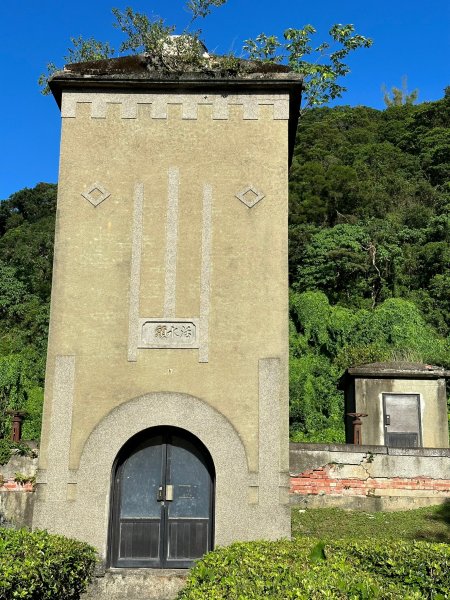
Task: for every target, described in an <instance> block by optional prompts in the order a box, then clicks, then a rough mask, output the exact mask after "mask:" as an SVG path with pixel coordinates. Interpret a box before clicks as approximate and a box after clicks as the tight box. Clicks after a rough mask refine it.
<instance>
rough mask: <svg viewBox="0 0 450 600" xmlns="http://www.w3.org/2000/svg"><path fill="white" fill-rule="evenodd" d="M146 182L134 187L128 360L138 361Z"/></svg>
mask: <svg viewBox="0 0 450 600" xmlns="http://www.w3.org/2000/svg"><path fill="white" fill-rule="evenodd" d="M143 207H144V184H143V183H137V184H136V186H135V188H134V210H133V229H132V245H131V274H130V299H129V302H130V308H129V321H128V362H136V360H137V347H138V336H139V292H140V287H141V259H142V217H143Z"/></svg>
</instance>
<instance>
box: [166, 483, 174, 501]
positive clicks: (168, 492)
mask: <svg viewBox="0 0 450 600" xmlns="http://www.w3.org/2000/svg"><path fill="white" fill-rule="evenodd" d="M166 500H168V501H169V502H172V501H173V485H166Z"/></svg>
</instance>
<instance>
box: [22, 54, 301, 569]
mask: <svg viewBox="0 0 450 600" xmlns="http://www.w3.org/2000/svg"><path fill="white" fill-rule="evenodd" d="M208 60H209V59H208ZM244 63H245V64H244ZM207 67H208V68H205V69H204V70H203V71H202V72H191V73H189V72H183V73H176V72H170V73H167V72H164V71H162V70H160V69H159V68H158V65H156V66H155V61H154V60H152V57H150V56H148V55H141V56H133V57H124V58H118V59H112V60H108V61H97V62H92V63H80V64H75V65H68V66H67V67H66V69H65V70H64V71H61V72H58V73H57V74H55V75H54V76H53V78H52V79H51V81H50V88H51V90H52V92H53V94H54V96H55V98H56V100H57V102H58V105H59V106H60V107H61V117H62V134H61V160H60V179H59V186H58V209H57V223H56V238H55V266H54V271H53V288H52V300H51V316H50V332H49V346H48V357H47V373H46V392H45V405H44V419H43V434H42V445H41V454H40V462H39V474H38V479H37V498H36V504H35V513H34V522H33V525H34V527H39V528H47V529H49V530H51V531H53V532H58V533H62V534H65V535H68V536H72V537H75V538H79V539H82V540H85V541H87V542H89V543H91V544H93V545H94V546H95V547H96V548H97V549H98V551H99V553H100V556H101V557H102V558H103V560H104V561H105V563H106V565H107V566H111V567H124V568H126V569H130V568H135V567H151V568H185V567H189V566H190V565H192V563H193V561H194V560H195V559H197V558H198V557H200V556H202V554H204V553H205V552H207V551H208V550H210V549H211V548H213V547H214V545H216V544H221V545H224V544H229V543H231V542H233V541H235V540H249V539H255V538H256V539H257V538H268V539H270V538H272V539H273V538H279V537H288V536H289V535H290V511H289V498H288V493H289V453H288V277H287V274H288V273H287V266H288V260H287V258H288V246H287V217H288V165H289V156H292V151H293V145H294V141H295V134H296V127H297V119H298V112H299V103H300V92H301V86H302V82H301V78H300V77H299V76H298V75H296V74H294V73H292V72H290V71H289V69H288V68H287V67H283V66H281V65H266V64H263V63H252V62H245V61H243V62H242V64H241V67H242V69H241V71H240V72H237V73H236V72H235V73H231V74H230V73H229V72H228V71H227V69H226V65H225V63H224V64H221V61H220V60H219V59H218V58H217V57H216V58H211V64H210V65H207Z"/></svg>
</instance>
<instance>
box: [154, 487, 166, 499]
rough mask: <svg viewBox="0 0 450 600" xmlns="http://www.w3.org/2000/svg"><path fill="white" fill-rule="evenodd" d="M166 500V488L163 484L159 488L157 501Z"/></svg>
mask: <svg viewBox="0 0 450 600" xmlns="http://www.w3.org/2000/svg"><path fill="white" fill-rule="evenodd" d="M163 500H164V488H163V486H162V485H160V486H159V488H158V493H157V494H156V501H157V502H162V501H163Z"/></svg>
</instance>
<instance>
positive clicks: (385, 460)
mask: <svg viewBox="0 0 450 600" xmlns="http://www.w3.org/2000/svg"><path fill="white" fill-rule="evenodd" d="M36 470H37V459H36V458H28V457H23V456H13V457H12V458H11V460H10V462H9V463H8V464H6V465H3V466H0V475H1V479H0V482H1V483H2V485H0V524H6V525H8V524H10V525H14V526H16V527H23V526H27V527H31V524H32V516H33V506H34V497H35V495H34V493H33V491H34V485H33V483H32V482H31V481H29V482H26V483H20V482H18V481H16V479H17V474H20V475H23V476H26V477H33V476H34V475H35V474H36ZM290 475H291V494H290V501H291V504H294V505H301V506H304V507H309V508H319V507H330V506H335V507H340V508H344V509H353V510H366V511H369V512H370V511H377V510H406V509H410V508H416V507H420V506H427V505H430V504H439V503H441V502H445V500H447V499H449V498H450V449H448V448H416V449H405V448H386V447H385V446H353V445H352V444H294V443H292V444H291V445H290Z"/></svg>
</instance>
